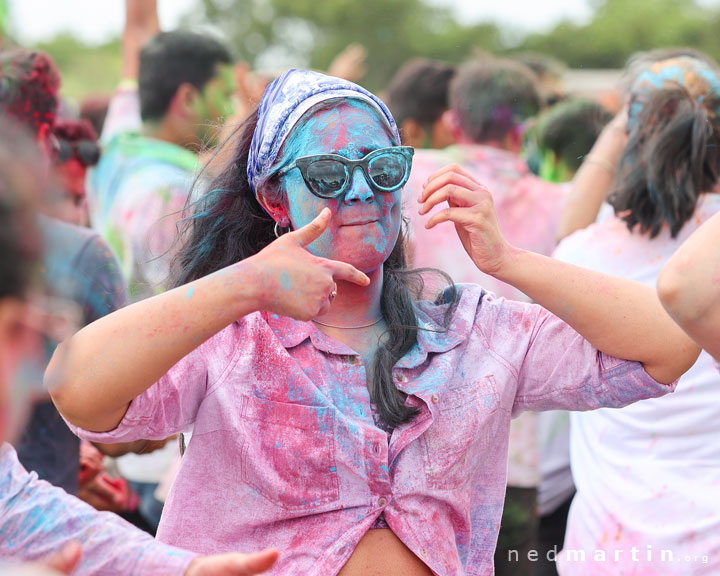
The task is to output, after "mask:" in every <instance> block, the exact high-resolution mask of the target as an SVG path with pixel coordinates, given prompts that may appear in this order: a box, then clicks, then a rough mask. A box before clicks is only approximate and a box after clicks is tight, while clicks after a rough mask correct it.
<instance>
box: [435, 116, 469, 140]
mask: <svg viewBox="0 0 720 576" xmlns="http://www.w3.org/2000/svg"><path fill="white" fill-rule="evenodd" d="M440 118H442V122H443V124H445V127H446V128H447V130H448V131H449V132H450V134H451V135H452V137H453V138H454V139H455V141H456V142H461V141H462V140H463V139H464V135H463V131H462V128H461V127H460V119H459V118H458V115H457V113H456V112H455V110H445V112H443V113H442V116H440Z"/></svg>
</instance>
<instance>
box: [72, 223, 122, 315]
mask: <svg viewBox="0 0 720 576" xmlns="http://www.w3.org/2000/svg"><path fill="white" fill-rule="evenodd" d="M74 269H75V271H76V274H77V276H79V277H81V278H83V280H84V286H83V289H84V290H83V291H84V294H83V295H82V305H83V316H84V318H83V320H84V323H85V324H90V323H91V322H94V321H95V320H97V319H98V318H102V317H103V316H105V315H107V314H110V313H111V312H114V311H115V310H117V309H119V308H122V307H123V306H125V304H126V303H127V297H126V291H125V282H124V280H123V277H122V273H121V272H120V266H119V264H118V261H117V258H115V255H114V254H113V252H112V250H111V249H110V247H109V246H108V245H107V244H106V243H105V241H104V240H103V239H102V238H101V237H100V236H99V235H98V236H94V237H93V238H91V239H90V240H89V241H88V242H87V244H85V246H84V247H83V249H82V250H81V252H80V253H79V255H78V257H77V259H76V261H75V263H74Z"/></svg>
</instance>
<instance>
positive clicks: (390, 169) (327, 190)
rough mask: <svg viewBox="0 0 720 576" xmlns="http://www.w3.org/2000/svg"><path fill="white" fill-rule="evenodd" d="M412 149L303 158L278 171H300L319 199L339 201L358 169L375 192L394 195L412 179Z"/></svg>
mask: <svg viewBox="0 0 720 576" xmlns="http://www.w3.org/2000/svg"><path fill="white" fill-rule="evenodd" d="M413 154H415V149H414V148H413V147H412V146H392V147H389V148H379V149H377V150H373V151H372V152H370V153H369V154H368V155H367V156H365V157H364V158H360V159H359V160H351V159H349V158H345V156H340V155H338V154H317V155H315V156H303V157H302V158H297V159H296V160H295V161H294V162H292V163H291V164H289V165H288V166H286V167H284V168H283V169H281V170H279V171H278V175H280V176H283V175H284V174H287V173H288V172H290V170H294V169H295V168H297V169H298V170H300V174H302V177H303V180H304V181H305V184H306V185H307V187H308V189H309V190H310V192H312V193H313V194H314V195H315V196H318V197H319V198H326V199H331V198H337V197H339V196H342V195H343V194H345V192H347V189H348V188H349V187H350V185H351V183H352V175H353V173H354V172H355V168H360V170H361V171H362V173H363V175H364V176H365V180H366V181H367V183H368V185H369V186H370V188H372V189H373V190H374V191H376V192H395V191H396V190H399V189H400V188H402V187H403V186H404V185H405V183H406V182H407V180H408V177H409V176H410V167H411V166H412V157H413Z"/></svg>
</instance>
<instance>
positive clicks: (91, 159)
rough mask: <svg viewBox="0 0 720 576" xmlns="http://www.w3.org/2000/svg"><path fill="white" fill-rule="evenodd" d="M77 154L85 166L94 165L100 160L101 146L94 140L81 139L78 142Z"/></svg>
mask: <svg viewBox="0 0 720 576" xmlns="http://www.w3.org/2000/svg"><path fill="white" fill-rule="evenodd" d="M77 154H78V158H79V159H80V162H82V163H83V164H84V165H85V166H94V165H95V164H97V163H98V160H100V148H99V147H98V145H97V144H95V142H93V141H92V140H80V141H79V142H78V143H77Z"/></svg>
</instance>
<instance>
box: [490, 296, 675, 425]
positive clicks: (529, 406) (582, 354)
mask: <svg viewBox="0 0 720 576" xmlns="http://www.w3.org/2000/svg"><path fill="white" fill-rule="evenodd" d="M493 304H494V305H496V306H497V309H496V312H495V318H494V323H495V325H496V326H498V327H500V328H501V329H500V330H497V329H495V330H494V333H495V334H494V337H493V340H494V344H495V345H496V346H497V347H498V349H497V351H498V352H499V353H500V354H501V356H503V357H504V358H505V360H506V361H507V362H508V363H509V364H510V365H511V367H512V368H513V369H514V370H516V371H517V372H516V373H517V390H516V395H515V401H514V404H513V408H512V412H513V415H514V416H515V415H517V414H519V413H520V412H522V411H524V410H532V411H544V410H593V409H595V408H601V407H609V408H621V407H623V406H627V405H628V404H632V403H633V402H636V401H638V400H643V399H646V398H656V397H658V396H663V395H664V394H667V393H669V392H672V391H673V390H674V389H675V386H676V385H677V381H675V382H673V383H672V384H669V385H666V384H661V383H659V382H656V381H655V380H654V379H653V378H652V377H651V376H650V375H649V374H648V373H647V372H645V369H644V368H643V367H642V364H640V363H639V362H633V361H630V360H623V359H620V358H615V357H613V356H608V355H607V354H604V353H603V352H600V351H599V350H597V349H596V348H595V347H594V346H593V345H592V344H590V343H589V342H588V341H587V340H585V338H583V337H582V336H581V335H580V334H579V333H578V332H576V331H575V330H574V329H573V328H572V327H571V326H569V325H568V324H566V323H565V322H564V321H562V320H561V319H560V318H558V317H557V316H555V315H554V314H552V313H550V312H549V311H547V310H545V309H544V308H542V307H541V306H538V305H536V304H524V303H520V302H513V301H509V300H503V299H497V300H495V301H494V302H493Z"/></svg>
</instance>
